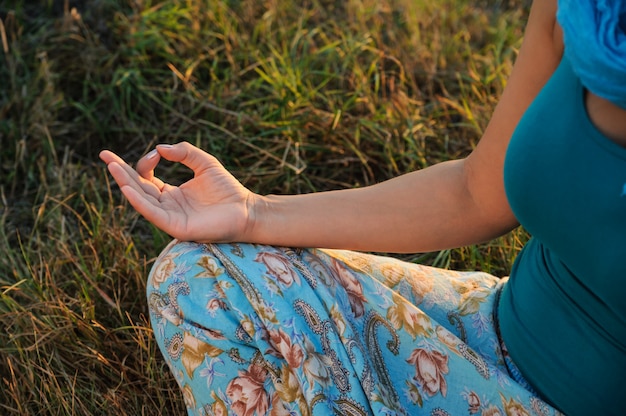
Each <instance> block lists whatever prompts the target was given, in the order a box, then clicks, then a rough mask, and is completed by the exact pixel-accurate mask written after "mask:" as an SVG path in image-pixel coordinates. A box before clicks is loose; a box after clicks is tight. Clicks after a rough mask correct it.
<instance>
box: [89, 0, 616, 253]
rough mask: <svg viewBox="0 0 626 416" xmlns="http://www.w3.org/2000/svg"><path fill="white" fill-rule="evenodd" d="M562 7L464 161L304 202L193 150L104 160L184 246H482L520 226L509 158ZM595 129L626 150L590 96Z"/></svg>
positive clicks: (612, 118) (554, 40) (540, 80)
mask: <svg viewBox="0 0 626 416" xmlns="http://www.w3.org/2000/svg"><path fill="white" fill-rule="evenodd" d="M555 15H556V1H555V0H536V1H535V2H534V3H533V6H532V8H531V13H530V17H529V20H528V24H527V27H526V32H525V36H524V41H523V44H522V47H521V49H520V53H519V56H518V58H517V61H516V63H515V66H514V68H513V71H512V73H511V76H510V78H509V81H508V83H507V87H506V89H505V91H504V92H503V94H502V97H501V99H500V101H499V103H498V105H497V107H496V109H495V111H494V113H493V116H492V118H491V120H490V122H489V124H488V126H487V128H486V129H485V132H484V134H483V137H482V138H481V140H480V142H479V144H478V146H477V147H476V149H475V150H474V151H473V152H472V154H471V155H469V156H468V157H467V158H465V159H460V160H456V161H449V162H444V163H440V164H436V165H433V166H431V167H428V168H426V169H422V170H419V171H416V172H412V173H409V174H406V175H402V176H399V177H397V178H394V179H391V180H388V181H385V182H382V183H379V184H376V185H373V186H369V187H364V188H359V189H347V190H341V191H331V192H319V193H314V194H307V195H267V196H262V195H258V194H255V193H252V192H251V191H249V190H248V189H246V188H245V187H244V186H242V185H241V184H240V183H239V182H238V181H237V180H236V179H235V178H234V177H233V176H232V175H231V174H230V173H229V172H228V171H226V170H225V169H224V167H223V166H222V165H221V164H220V163H219V162H218V161H217V159H216V158H215V157H213V156H211V155H209V154H207V153H205V152H203V151H202V150H200V149H198V148H196V147H194V146H192V145H191V144H189V143H186V142H182V143H178V144H176V145H173V146H170V145H158V146H157V147H156V149H155V150H153V151H152V152H150V153H148V154H147V155H146V156H144V157H143V158H142V159H141V160H139V162H138V163H137V166H136V169H133V168H131V167H130V166H129V165H128V164H127V163H125V162H124V161H123V160H122V159H121V158H119V157H118V156H117V155H115V154H114V153H112V152H110V151H106V150H105V151H103V152H102V153H101V154H100V157H101V159H102V160H103V161H104V162H105V163H106V164H107V166H108V169H109V171H110V173H111V174H112V176H113V178H114V179H115V181H116V182H117V183H118V184H119V186H120V188H121V190H122V192H123V194H124V195H125V196H126V198H127V199H128V201H129V202H130V203H131V205H132V206H133V207H134V208H135V209H136V210H137V211H138V212H139V213H141V214H142V215H143V216H144V217H145V218H146V219H147V220H148V221H150V222H152V223H153V224H155V225H156V226H157V227H159V228H160V229H162V230H163V231H165V232H167V233H168V234H170V235H171V236H173V237H175V238H177V239H179V240H187V241H199V242H233V241H237V242H251V243H262V244H273V245H282V246H291V247H327V248H343V249H354V250H364V251H380V252H427V251H434V250H441V249H445V248H452V247H459V246H462V245H468V244H474V243H480V242H484V241H487V240H490V239H492V238H495V237H497V236H500V235H502V234H504V233H506V232H508V231H510V230H511V229H513V228H514V227H516V226H517V225H518V223H517V220H516V219H515V217H514V215H513V213H512V212H511V209H510V207H509V204H508V202H507V199H506V196H505V192H504V183H503V164H504V155H505V151H506V148H507V146H508V143H509V140H510V138H511V135H512V133H513V131H514V129H515V126H516V125H517V123H518V121H519V119H520V118H521V116H522V114H523V113H524V111H525V110H526V108H527V107H528V105H529V104H530V103H531V102H532V100H533V99H534V97H535V96H536V94H537V93H538V92H539V90H540V89H541V87H542V86H543V85H544V84H545V82H546V81H547V80H548V78H549V77H550V75H551V74H552V73H553V72H554V70H555V69H556V67H557V66H558V64H559V62H560V59H561V56H562V53H563V42H562V34H561V31H560V28H559V26H558V24H557V23H556V18H555ZM586 104H587V107H588V112H589V117H590V119H591V121H592V122H593V123H594V124H595V125H596V126H597V127H598V129H600V130H601V131H602V132H604V133H605V134H607V135H608V137H610V138H612V139H613V140H615V141H617V142H618V143H621V144H623V145H625V146H626V111H624V110H622V109H619V108H618V107H616V106H614V105H612V104H611V103H609V102H608V101H606V100H603V99H601V98H599V97H596V96H594V95H593V94H591V93H588V94H587V96H586ZM161 158H164V159H167V160H169V161H173V162H179V163H182V164H184V165H186V166H188V167H189V168H191V169H192V170H193V172H194V174H195V176H194V178H193V179H191V180H189V181H188V182H186V183H184V184H182V185H181V186H179V187H175V186H171V185H169V184H167V183H164V182H163V181H162V180H161V179H159V178H157V177H155V176H154V168H155V167H156V166H157V164H158V162H159V160H160V159H161Z"/></svg>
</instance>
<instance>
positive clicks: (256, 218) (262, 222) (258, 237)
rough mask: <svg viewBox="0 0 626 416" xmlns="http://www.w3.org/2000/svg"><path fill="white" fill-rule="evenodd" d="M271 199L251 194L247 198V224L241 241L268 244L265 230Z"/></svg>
mask: <svg viewBox="0 0 626 416" xmlns="http://www.w3.org/2000/svg"><path fill="white" fill-rule="evenodd" d="M270 199H271V197H268V196H263V195H259V194H256V193H254V192H250V193H249V194H248V196H247V198H246V211H247V216H246V223H245V226H244V229H243V235H242V236H241V238H240V239H239V240H240V241H242V242H246V243H261V244H263V243H266V242H267V239H266V237H264V233H265V232H264V230H265V229H267V226H266V224H267V222H268V220H269V215H268V214H269V212H270V208H269V206H270Z"/></svg>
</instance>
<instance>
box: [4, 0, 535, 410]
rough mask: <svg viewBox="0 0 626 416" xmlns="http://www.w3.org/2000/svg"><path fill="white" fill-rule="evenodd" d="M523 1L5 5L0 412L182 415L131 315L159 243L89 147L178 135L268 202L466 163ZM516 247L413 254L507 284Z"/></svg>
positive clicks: (508, 54)
mask: <svg viewBox="0 0 626 416" xmlns="http://www.w3.org/2000/svg"><path fill="white" fill-rule="evenodd" d="M525 4H526V2H525V1H523V0H517V1H513V0H512V1H510V2H503V1H491V2H488V1H477V0H476V1H469V0H440V1H437V2H435V1H426V0H384V1H380V0H350V1H345V2H341V1H328V0H308V1H295V0H285V1H280V2H279V1H267V2H258V1H247V0H243V1H237V2H235V1H230V2H227V1H219V2H218V1H202V0H185V1H182V0H168V1H160V0H143V1H135V0H92V1H85V0H83V1H79V0H76V1H62V0H39V1H35V0H34V1H32V2H30V1H29V2H25V1H18V0H8V1H5V2H2V4H1V5H0V23H1V24H0V80H2V81H1V82H0V144H1V145H2V147H1V148H0V155H1V158H0V204H1V205H0V253H1V255H0V414H3V415H5V414H6V415H31V414H32V415H35V414H37V415H75V414H76V415H87V414H94V415H95V414H102V415H105V414H106V415H109V414H115V415H144V414H145V415H152V414H155V415H156V414H182V412H183V408H184V406H183V404H182V399H181V397H180V395H179V394H178V391H177V390H176V389H175V387H174V381H173V378H172V377H171V376H170V374H169V373H168V372H167V370H166V368H165V367H164V363H163V361H162V360H161V357H160V354H159V353H158V352H157V350H156V346H155V344H154V342H153V340H152V333H151V329H150V328H149V325H148V323H147V320H146V316H145V314H146V312H147V308H146V302H145V299H144V287H145V283H144V279H145V276H146V274H147V271H148V269H149V267H150V263H151V261H152V259H153V258H154V256H155V255H156V254H157V253H158V251H159V250H160V249H161V248H162V247H163V246H164V244H165V243H166V242H167V236H165V235H163V234H162V233H161V232H159V231H157V230H155V229H154V228H153V227H151V226H150V225H149V224H147V223H146V222H145V221H143V220H141V219H139V218H138V217H137V215H136V214H134V213H133V212H132V210H130V209H129V208H128V206H127V205H126V204H125V203H124V202H122V200H121V198H120V194H119V192H118V190H117V189H116V188H115V187H111V186H110V184H109V182H108V179H107V176H106V174H105V172H104V168H103V166H102V165H101V164H100V163H98V162H97V157H96V155H97V153H98V151H99V150H101V149H102V148H110V149H113V150H115V151H117V152H119V153H121V154H122V155H124V157H126V158H127V159H129V160H135V159H137V158H138V157H139V156H140V155H141V154H143V153H144V152H145V151H146V150H148V149H150V148H151V147H152V146H153V145H154V144H155V143H158V142H177V141H180V140H189V141H191V142H194V143H196V144H198V145H200V146H201V147H203V148H204V149H206V150H208V151H210V152H212V153H214V154H215V155H217V156H218V157H219V158H220V159H221V160H222V161H223V162H224V163H225V164H226V166H227V167H229V168H230V169H231V170H232V171H233V172H234V173H235V174H236V175H237V176H238V177H239V178H240V179H241V180H242V181H243V182H244V183H245V184H246V185H247V186H249V187H251V188H252V189H253V190H255V191H258V192H263V193H269V192H280V193H303V192H312V191H318V190H325V189H336V188H342V187H353V186H362V185H367V184H371V183H374V182H377V181H380V180H384V179H386V178H389V177H392V176H395V175H398V174H400V173H403V172H407V171H410V170H414V169H419V168H422V167H424V166H426V165H429V164H432V163H436V162H438V161H441V160H445V159H450V158H456V157H461V156H464V155H466V154H467V153H468V152H469V151H471V149H472V148H473V146H474V145H475V143H476V141H477V140H478V138H479V137H480V133H481V131H482V129H483V128H484V127H485V124H486V122H487V120H488V118H489V116H490V113H491V110H492V109H493V106H494V104H495V102H496V100H497V98H498V96H499V94H500V92H501V91H502V87H503V85H504V83H505V80H506V76H507V75H508V72H509V70H510V68H511V63H512V61H513V59H514V58H515V54H516V48H517V47H518V46H519V44H520V36H521V32H522V27H523V24H524V21H525V18H526V12H527V8H526V6H525ZM161 173H162V174H163V175H169V176H170V177H171V178H173V180H174V181H179V180H182V179H183V178H184V177H185V175H187V174H188V173H187V172H184V171H182V170H180V169H179V168H177V167H175V166H166V167H164V168H163V169H162V172H161ZM524 239H525V235H524V233H522V232H517V233H514V234H511V235H510V236H507V237H505V238H502V239H499V240H497V241H494V242H491V243H489V244H486V245H484V246H480V247H466V248H462V249H459V250H454V251H447V252H442V253H430V254H424V255H416V256H413V257H411V259H412V260H415V261H422V262H427V263H429V264H436V265H442V266H446V267H461V268H465V269H477V268H480V269H484V270H487V271H491V272H494V273H497V274H506V273H508V268H509V267H510V264H511V260H512V258H513V257H514V256H515V254H516V253H517V251H518V250H519V247H520V246H521V242H522V241H523V240H524ZM520 240H522V241H520Z"/></svg>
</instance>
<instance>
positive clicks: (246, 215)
mask: <svg viewBox="0 0 626 416" xmlns="http://www.w3.org/2000/svg"><path fill="white" fill-rule="evenodd" d="M161 157H163V158H164V159H166V160H169V161H172V162H180V163H182V164H183V165H185V166H187V167H189V168H190V169H191V170H192V171H193V173H194V177H193V179H190V180H189V181H187V182H185V183H183V184H182V185H180V186H172V185H169V184H167V183H165V182H163V181H162V180H161V179H159V178H157V177H156V176H154V169H155V167H156V166H157V165H158V163H159V160H160V159H161ZM100 158H101V159H102V160H103V161H104V162H105V163H106V164H107V167H108V169H109V172H110V173H111V175H113V178H114V179H115V181H116V182H117V184H118V185H119V186H120V189H121V191H122V193H123V194H124V196H125V197H126V198H127V199H128V201H129V202H130V204H131V205H132V206H133V207H134V208H135V209H136V210H137V211H138V212H139V213H140V214H141V215H143V216H144V217H145V218H146V219H147V220H148V221H150V222H151V223H153V224H154V225H155V226H157V227H158V228H160V229H161V230H163V231H165V232H166V233H168V234H170V235H171V236H172V237H175V238H178V239H179V240H186V241H199V242H226V241H234V240H241V239H242V238H243V236H244V235H246V232H247V231H248V229H249V228H250V227H251V225H252V212H251V210H252V205H253V202H254V199H255V197H256V195H255V194H254V193H252V192H251V191H249V190H248V189H246V188H245V187H244V186H243V185H242V184H241V183H239V181H237V180H236V179H235V178H234V177H233V176H232V175H231V174H230V173H229V172H228V171H227V170H226V169H225V168H224V167H223V166H222V164H221V163H219V162H218V160H217V159H216V158H215V157H213V156H211V155H209V154H208V153H206V152H204V151H202V150H200V149H198V148H197V147H195V146H193V145H191V144H189V143H186V142H182V143H178V144H175V145H172V146H170V145H158V146H157V148H156V149H155V150H153V151H152V152H150V153H148V154H147V155H146V156H144V157H143V158H141V159H140V160H139V162H138V163H137V167H136V170H135V169H133V168H132V167H130V166H129V165H128V164H126V162H124V161H123V160H122V159H121V158H120V157H119V156H117V155H116V154H114V153H112V152H110V151H108V150H105V151H103V152H102V153H100Z"/></svg>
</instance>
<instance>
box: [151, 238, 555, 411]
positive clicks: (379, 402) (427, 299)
mask: <svg viewBox="0 0 626 416" xmlns="http://www.w3.org/2000/svg"><path fill="white" fill-rule="evenodd" d="M503 284H506V279H499V278H496V277H494V276H492V275H489V274H486V273H482V272H454V271H449V270H442V269H437V268H432V267H428V266H422V265H417V264H412V263H406V262H402V261H400V260H397V259H394V258H389V257H382V256H375V255H370V254H363V253H358V252H351V251H341V250H321V249H307V250H301V249H287V248H280V247H270V246H261V245H251V244H198V243H181V242H177V241H174V242H172V243H171V244H170V245H169V246H168V247H167V248H166V249H165V250H164V251H163V253H161V255H160V256H159V258H158V259H157V261H156V262H155V264H154V266H153V268H152V271H151V273H150V278H149V282H148V301H149V306H150V317H151V320H152V325H153V329H154V334H155V337H156V339H157V342H158V344H159V347H160V348H161V351H162V353H163V355H164V357H165V359H166V361H167V363H168V365H169V367H170V369H171V371H172V372H173V374H174V376H175V378H176V380H177V382H178V384H179V387H180V389H181V390H182V394H183V397H184V400H185V403H186V405H187V409H188V412H189V414H190V415H237V416H244V415H245V416H252V415H324V416H327V415H455V416H456V415H464V414H468V415H474V414H476V415H487V416H496V415H502V416H504V415H558V414H560V413H559V412H558V411H556V410H555V409H553V408H552V407H550V406H549V405H548V404H546V403H545V402H544V401H542V400H541V399H540V398H539V397H538V396H537V395H536V394H534V393H533V391H532V389H531V388H530V386H528V384H527V383H526V382H525V381H524V379H523V376H522V375H521V374H520V373H519V371H518V370H517V369H515V367H514V364H513V363H512V362H511V360H510V358H509V357H508V356H507V354H506V349H505V348H503V345H502V343H501V342H500V340H499V338H498V335H497V333H498V331H497V324H496V320H497V319H496V316H495V311H496V309H497V308H496V306H497V299H498V294H499V291H500V288H501V287H502V285H503ZM503 351H504V353H503Z"/></svg>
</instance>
